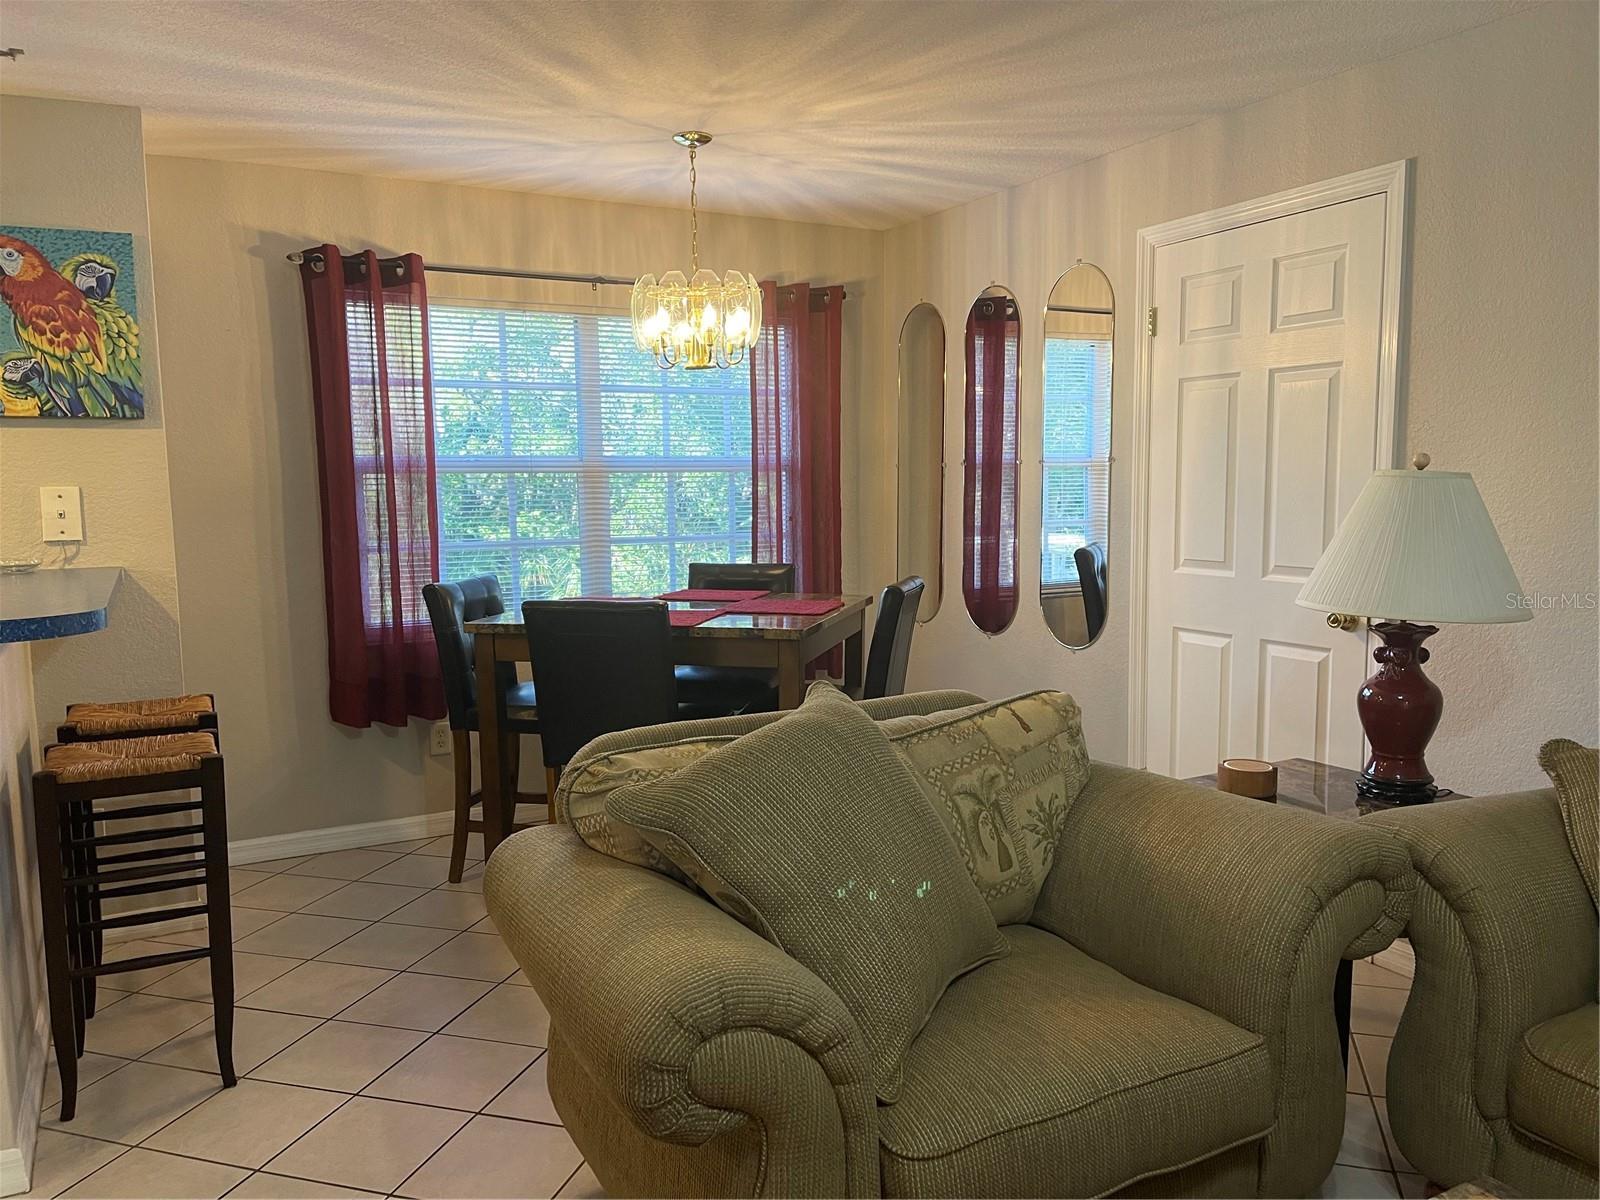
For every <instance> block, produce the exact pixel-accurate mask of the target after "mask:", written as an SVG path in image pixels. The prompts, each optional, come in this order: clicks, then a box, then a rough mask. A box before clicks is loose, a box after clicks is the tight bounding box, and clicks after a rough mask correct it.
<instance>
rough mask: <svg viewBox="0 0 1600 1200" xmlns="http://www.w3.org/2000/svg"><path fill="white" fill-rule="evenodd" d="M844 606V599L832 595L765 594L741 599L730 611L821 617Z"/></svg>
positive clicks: (778, 615)
mask: <svg viewBox="0 0 1600 1200" xmlns="http://www.w3.org/2000/svg"><path fill="white" fill-rule="evenodd" d="M843 607H844V601H843V600H836V599H833V598H831V597H830V598H825V599H817V600H802V599H799V598H797V597H794V596H763V597H762V598H761V599H759V600H744V601H741V602H740V603H738V604H735V605H734V606H733V607H732V608H730V609H729V610H728V611H729V612H732V613H741V614H743V615H746V616H750V615H759V614H763V613H764V614H767V615H770V616H775V617H820V616H822V615H823V614H824V613H831V612H832V611H833V610H834V609H836V608H843Z"/></svg>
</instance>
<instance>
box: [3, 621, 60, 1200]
mask: <svg viewBox="0 0 1600 1200" xmlns="http://www.w3.org/2000/svg"><path fill="white" fill-rule="evenodd" d="M38 759H39V744H38V738H37V736H36V735H35V733H34V722H33V680H32V668H31V667H30V665H29V662H28V647H27V646H19V645H10V646H7V645H0V813H3V814H4V816H3V820H0V930H3V931H4V934H3V939H4V950H3V953H0V1195H10V1194H11V1192H12V1191H13V1189H15V1190H23V1189H22V1187H21V1183H22V1181H21V1179H20V1178H14V1177H13V1174H12V1173H13V1172H16V1173H17V1175H20V1174H21V1173H22V1171H24V1170H26V1169H28V1167H30V1166H31V1162H32V1159H31V1155H32V1151H33V1142H34V1135H35V1133H36V1132H37V1130H38V1119H39V1097H40V1088H41V1084H42V1081H43V1079H44V1063H45V1047H46V1046H47V1044H48V1042H49V1037H48V1034H47V1033H46V1032H45V1028H46V1017H45V1012H46V1005H45V986H44V940H43V933H42V929H41V926H40V923H39V885H38V882H37V879H38V875H37V861H38V860H37V857H36V856H35V854H34V852H33V813H32V811H31V805H32V803H33V786H32V783H33V781H32V779H31V778H30V776H31V775H32V772H33V767H34V764H35V763H37V762H38Z"/></svg>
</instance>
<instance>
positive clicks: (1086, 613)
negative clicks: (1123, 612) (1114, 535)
mask: <svg viewBox="0 0 1600 1200" xmlns="http://www.w3.org/2000/svg"><path fill="white" fill-rule="evenodd" d="M1072 561H1073V562H1074V563H1075V564H1076V565H1077V568H1078V586H1079V587H1080V588H1081V589H1082V591H1083V626H1084V629H1085V630H1086V631H1087V632H1086V635H1085V636H1086V641H1085V642H1084V644H1085V645H1088V643H1089V642H1092V641H1094V639H1095V638H1097V637H1099V636H1100V627H1101V626H1102V625H1104V624H1105V623H1106V548H1105V547H1104V546H1102V545H1101V544H1100V543H1099V542H1090V543H1089V544H1088V545H1087V546H1079V547H1078V548H1077V549H1076V550H1074V551H1073V552H1072Z"/></svg>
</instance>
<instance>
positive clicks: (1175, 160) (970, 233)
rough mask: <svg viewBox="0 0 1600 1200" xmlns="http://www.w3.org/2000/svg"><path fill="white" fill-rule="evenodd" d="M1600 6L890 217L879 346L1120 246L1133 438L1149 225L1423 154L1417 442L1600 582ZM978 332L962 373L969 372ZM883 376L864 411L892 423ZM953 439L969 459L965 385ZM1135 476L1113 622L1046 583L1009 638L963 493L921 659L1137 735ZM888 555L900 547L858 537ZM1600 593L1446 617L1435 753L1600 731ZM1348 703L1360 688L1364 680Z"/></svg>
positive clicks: (880, 515)
mask: <svg viewBox="0 0 1600 1200" xmlns="http://www.w3.org/2000/svg"><path fill="white" fill-rule="evenodd" d="M1595 42H1596V10H1595V7H1594V6H1593V5H1586V4H1551V5H1542V6H1539V7H1536V8H1531V9H1528V10H1526V11H1523V12H1520V13H1517V14H1515V15H1513V16H1510V17H1506V18H1504V19H1502V20H1500V21H1497V22H1494V23H1492V24H1489V25H1485V26H1481V27H1479V28H1477V29H1473V30H1470V31H1468V32H1466V33H1462V34H1459V35H1457V36H1455V37H1451V38H1448V39H1445V40H1443V41H1439V42H1436V43H1433V44H1432V45H1429V46H1426V47H1424V48H1422V49H1419V50H1416V51H1413V52H1411V53H1407V54H1404V55H1400V56H1398V57H1396V58H1393V59H1390V60H1389V61H1386V62H1382V63H1377V64H1374V65H1371V66H1367V67H1362V68H1359V69H1356V70H1353V71H1349V72H1347V73H1345V74H1342V75H1339V76H1336V77H1334V78H1331V79H1327V80H1324V81H1322V82H1320V83H1316V84H1313V85H1311V86H1309V87H1306V88H1302V89H1300V90H1298V91H1294V92H1290V93H1286V94H1284V95H1281V96H1277V97H1274V98H1272V99H1269V100H1266V101H1263V102H1261V103H1259V104H1255V105H1252V106H1250V107H1248V108H1245V109H1242V110H1240V111H1238V112H1236V113H1232V114H1229V115H1227V116H1224V117H1221V118H1217V119H1214V120H1210V121H1206V122H1204V123H1202V124H1199V125H1195V126H1192V127H1190V128H1188V129H1184V130H1180V131H1178V132H1176V133H1173V134H1170V135H1168V136H1166V137H1162V138H1157V139H1154V140H1152V141H1149V142H1145V143H1143V144H1141V145H1138V146H1133V147H1130V148H1129V149H1127V150H1123V151H1119V152H1118V153H1116V154H1112V155H1109V156H1108V157H1106V158H1102V159H1098V160H1095V161H1093V162H1090V163H1085V164H1083V165H1081V166H1079V167H1076V168H1073V169H1071V170H1068V171H1064V172H1061V173H1058V174H1055V175H1051V176H1049V177H1047V178H1045V179H1041V180H1038V181H1036V182H1034V183H1030V184H1027V185H1025V186H1022V187H1016V188H1011V189H1009V190H1007V191H1004V192H1001V193H999V194H997V195H994V196H991V197H988V198H986V199H983V200H980V201H977V202H974V203H972V204H968V205H965V206H962V207H960V208H956V209H952V210H950V211H948V212H944V213H941V214H938V215H937V216H934V217H930V218H927V219H925V220H922V221H918V222H916V223H914V224H911V225H907V226H904V227H902V228H900V229H896V230H893V231H891V232H890V233H889V235H888V239H887V247H886V251H885V272H884V273H885V278H886V281H887V283H888V292H887V295H886V303H885V308H884V324H883V336H882V338H881V339H880V341H881V345H880V348H879V352H880V354H881V355H882V357H883V360H884V362H885V364H886V367H885V370H886V372H888V373H887V374H886V375H885V378H886V379H887V380H889V381H891V382H892V380H893V378H894V376H893V374H892V370H893V365H894V357H893V355H894V344H895V334H896V332H897V331H898V329H899V325H900V321H901V320H902V319H903V318H904V316H905V313H906V312H907V310H908V309H909V308H910V307H911V306H912V305H913V304H915V303H916V302H917V301H918V300H919V299H927V300H931V301H933V302H934V303H936V304H938V306H939V307H940V309H941V311H942V312H943V314H944V317H945V322H946V324H947V325H948V326H949V327H950V328H951V329H954V330H959V329H960V328H961V323H962V320H963V319H964V315H965V313H966V310H967V307H968V305H969V304H970V303H971V301H972V298H973V297H974V296H976V295H977V294H978V292H979V291H980V290H981V289H982V288H983V287H984V286H985V285H987V284H989V283H991V282H999V283H1002V284H1004V285H1006V286H1008V287H1010V288H1011V289H1012V290H1013V291H1015V292H1016V294H1017V296H1018V299H1019V300H1020V302H1021V304H1022V309H1023V311H1024V313H1029V312H1032V313H1037V312H1039V311H1040V310H1041V308H1042V306H1043V304H1044V300H1045V296H1046V293H1047V291H1048V289H1049V287H1050V285H1051V283H1053V282H1054V281H1055V279H1056V278H1057V277H1058V276H1059V275H1060V274H1061V272H1062V271H1064V270H1066V268H1067V267H1068V266H1070V265H1071V264H1072V262H1073V260H1075V259H1077V258H1080V257H1081V258H1083V259H1084V260H1085V261H1088V262H1093V263H1096V264H1098V265H1099V266H1100V267H1102V268H1103V269H1104V270H1105V271H1106V273H1107V274H1108V275H1109V276H1110V278H1111V282H1112V286H1113V288H1114V289H1115V291H1116V296H1117V301H1118V305H1119V309H1120V316H1121V319H1120V321H1119V323H1118V329H1117V338H1116V341H1117V356H1116V377H1115V387H1116V391H1115V402H1114V403H1115V411H1116V417H1117V419H1116V422H1115V427H1114V430H1113V450H1114V453H1115V454H1116V456H1117V458H1118V461H1119V462H1121V463H1126V462H1127V461H1128V455H1129V451H1130V447H1131V438H1132V433H1133V422H1132V419H1131V412H1132V404H1133V373H1134V363H1135V357H1136V356H1135V354H1134V349H1135V347H1136V345H1137V342H1136V340H1135V339H1136V337H1137V336H1138V322H1137V320H1136V317H1135V315H1134V314H1132V313H1131V312H1130V311H1129V309H1130V306H1131V305H1132V303H1133V299H1134V296H1133V289H1134V268H1135V263H1134V255H1135V235H1136V233H1137V231H1138V230H1139V229H1140V228H1142V227H1144V226H1147V225H1154V224H1157V223H1160V222H1163V221H1167V220H1171V219H1174V218H1177V217H1181V216H1185V215H1188V214H1191V213H1197V212H1204V211H1206V210H1209V209H1212V208H1217V207H1221V206H1224V205H1228V204H1233V203H1236V202H1239V201H1243V200H1247V199H1250V198H1252V197H1256V196H1263V195H1267V194H1270V193H1272V192H1276V191H1280V190H1283V189H1285V188H1289V187H1293V186H1296V185H1299V184H1304V183H1310V182H1313V181H1316V180H1321V179H1327V178H1331V177H1334V176H1337V175H1341V174H1345V173H1347V172H1351V171H1355V170H1359V169H1362V168H1365V167H1371V166H1375V165H1378V164H1380V163H1386V162H1392V161H1394V160H1396V159H1403V158H1414V159H1415V160H1416V174H1415V206H1414V220H1413V227H1412V242H1411V245H1412V275H1411V280H1412V282H1411V319H1410V331H1409V345H1408V352H1407V354H1406V357H1405V367H1404V393H1403V394H1404V395H1406V396H1408V398H1409V407H1408V415H1407V418H1406V427H1405V436H1404V439H1403V445H1404V446H1406V447H1408V448H1413V449H1426V450H1428V451H1429V453H1431V454H1432V455H1433V460H1434V462H1435V463H1436V464H1438V465H1439V466H1441V467H1447V468H1450V469H1453V470H1466V471H1471V472H1472V473H1473V475H1474V476H1475V477H1476V479H1477V481H1478V484H1479V487H1480V488H1481V490H1482V492H1483V495H1484V499H1485V501H1486V502H1487V503H1488V506H1489V510H1490V512H1491V513H1492V514H1493V515H1494V517H1495V520H1496V522H1497V524H1498V526H1499V529H1500V533H1501V537H1502V539H1503V540H1504V542H1505V544H1506V547H1507V549H1508V551H1509V552H1510V555H1511V560H1512V562H1513V564H1514V565H1515V567H1516V569H1517V573H1518V576H1519V578H1520V579H1521V582H1522V584H1523V587H1524V588H1525V589H1527V590H1529V591H1531V592H1538V593H1546V594H1551V595H1560V594H1568V595H1570V594H1575V593H1576V594H1586V595H1587V596H1588V597H1589V598H1590V600H1589V603H1590V604H1591V605H1592V597H1593V595H1594V590H1595V587H1596V571H1597V568H1596V408H1597V405H1596V309H1595V274H1594V272H1595V262H1596V204H1595V172H1596V108H1595V94H1596V67H1595ZM1023 337H1024V344H1025V347H1026V353H1027V354H1028V356H1029V359H1030V361H1028V362H1026V363H1025V370H1024V372H1023V376H1022V384H1023V390H1022V405H1023V422H1022V455H1021V457H1022V463H1023V469H1022V497H1021V503H1022V512H1023V513H1024V520H1023V523H1022V544H1021V547H1020V561H1021V563H1022V585H1023V589H1022V590H1023V595H1024V597H1025V598H1026V597H1028V596H1031V595H1033V594H1034V593H1035V591H1036V589H1037V585H1038V561H1039V557H1038V522H1037V520H1036V519H1035V520H1028V519H1026V515H1027V514H1031V513H1036V512H1037V511H1038V504H1039V471H1038V465H1037V464H1038V459H1039V428H1038V413H1039V391H1040V370H1039V364H1038V362H1037V360H1036V359H1034V358H1033V356H1035V355H1036V354H1037V353H1038V341H1037V329H1036V328H1035V329H1033V330H1032V331H1030V330H1029V329H1028V328H1027V327H1026V325H1025V327H1024V331H1023ZM961 354H962V349H961V344H960V339H959V337H956V338H952V339H951V341H950V349H949V359H948V361H949V373H950V380H951V385H950V392H951V395H952V397H953V398H954V397H957V396H959V394H960V391H961V382H960V381H961V371H962V359H961ZM893 413H894V406H893V403H892V396H891V395H890V394H888V393H886V394H885V397H884V401H883V403H881V404H880V405H878V406H877V412H876V417H877V419H876V421H874V420H873V414H871V413H865V414H862V423H863V427H864V430H865V431H866V432H867V433H868V434H869V435H870V436H871V437H872V438H873V439H874V441H873V443H872V445H871V446H864V447H862V448H861V451H860V452H861V454H862V456H863V458H867V457H871V456H872V454H873V453H874V450H873V446H877V447H885V448H887V447H892V446H893V445H894V429H893V423H892V422H893V419H894V418H893ZM945 447H946V458H947V459H948V460H949V461H950V463H951V464H952V467H951V471H952V478H958V477H959V475H958V467H956V465H955V464H958V463H959V462H960V459H961V412H960V404H959V402H955V403H952V404H951V406H950V408H949V416H948V422H947V426H946V442H945ZM863 489H864V491H863V505H862V512H863V516H864V517H865V519H866V521H867V522H868V523H869V524H872V523H884V522H888V521H891V520H892V519H893V515H894V489H893V486H892V484H890V483H889V482H888V481H883V483H882V484H881V486H874V485H873V481H864V483H863ZM1129 496H1130V492H1129V480H1128V473H1127V471H1126V470H1125V469H1124V470H1116V469H1115V468H1114V469H1113V474H1112V529H1113V537H1112V547H1111V582H1110V590H1111V598H1112V612H1111V616H1110V621H1109V624H1108V627H1107V629H1106V631H1105V634H1104V635H1103V636H1102V637H1101V638H1100V640H1099V641H1097V642H1096V643H1095V644H1094V645H1093V646H1092V647H1090V648H1089V649H1087V650H1084V651H1081V652H1077V653H1074V652H1072V651H1069V650H1066V649H1064V648H1062V647H1061V646H1059V645H1058V644H1057V643H1056V641H1055V639H1053V638H1052V637H1051V636H1050V634H1049V631H1048V630H1047V629H1046V628H1045V625H1044V622H1043V618H1042V616H1041V613H1040V609H1039V607H1038V605H1037V604H1034V603H1029V602H1027V601H1026V599H1025V602H1024V604H1023V606H1022V609H1021V611H1020V613H1019V615H1018V617H1017V620H1016V623H1015V624H1014V625H1013V626H1012V627H1011V629H1010V630H1008V631H1007V632H1006V633H1005V634H1003V635H1002V636H1000V637H998V638H994V639H988V638H985V637H984V636H983V635H982V634H980V633H979V632H978V631H977V630H976V629H975V628H974V627H973V625H972V623H971V621H970V620H969V619H968V617H967V615H966V613H965V611H964V610H963V608H962V605H961V603H960V589H959V586H958V584H959V576H958V572H959V567H960V562H961V555H960V552H959V545H958V541H957V539H958V537H959V530H960V528H961V520H960V514H961V497H960V494H959V489H958V488H952V489H950V491H949V493H948V494H947V497H946V503H945V539H946V553H945V571H946V579H945V584H946V594H947V595H948V596H950V597H951V600H952V602H951V603H947V604H946V605H945V606H944V609H943V611H941V612H940V614H939V615H938V617H937V618H935V620H934V621H933V623H932V624H931V625H929V626H927V627H925V628H923V629H921V630H919V631H918V634H917V638H918V641H917V647H916V653H915V654H913V656H912V669H911V678H910V682H911V684H912V685H913V686H917V687H933V686H941V687H942V686H960V687H966V688H972V689H974V690H976V691H979V692H985V693H992V694H999V693H1007V692H1015V691H1018V690H1021V689H1022V688H1024V687H1030V686H1054V687H1060V688H1065V689H1067V690H1068V691H1071V692H1073V693H1074V694H1075V695H1076V696H1077V698H1078V700H1079V701H1080V702H1081V704H1082V706H1083V710H1084V724H1085V729H1086V732H1087V736H1088V741H1089V747H1090V750H1091V752H1092V753H1093V754H1094V755H1096V756H1097V757H1100V758H1105V759H1111V760H1120V759H1122V758H1123V757H1124V756H1125V755H1126V753H1127V731H1128V716H1127V705H1128V690H1127V670H1128V611H1127V594H1128V593H1127V581H1128V563H1129V555H1130V553H1131V552H1134V551H1136V550H1137V548H1136V547H1132V546H1130V544H1129V540H1128V528H1129V503H1130V501H1129ZM863 563H864V565H865V567H866V569H867V571H868V573H869V574H870V573H872V572H873V571H874V569H875V570H876V573H877V574H879V575H882V574H884V573H886V572H887V571H889V570H890V569H892V565H893V564H892V562H891V561H890V560H889V559H887V558H886V559H883V560H874V559H872V558H871V557H870V556H867V557H864V558H863ZM1596 627H1597V621H1596V615H1595V611H1594V609H1593V607H1592V606H1591V607H1589V608H1588V609H1587V610H1582V609H1579V610H1572V609H1568V610H1566V611H1562V610H1551V611H1544V612H1541V613H1540V614H1539V615H1538V616H1537V617H1536V619H1535V620H1533V621H1532V622H1528V623H1525V624H1521V625H1502V626H1490V627H1470V628H1469V627H1460V628H1451V629H1446V630H1445V631H1444V632H1443V633H1441V634H1440V635H1439V636H1438V637H1437V638H1435V639H1434V641H1433V643H1432V644H1433V647H1434V655H1435V658H1434V662H1433V664H1432V665H1431V666H1430V668H1429V670H1430V672H1431V673H1432V674H1433V676H1434V677H1435V678H1436V679H1437V680H1438V681H1439V683H1440V685H1441V686H1442V687H1443V689H1444V692H1445V697H1446V711H1445V717H1444V723H1443V725H1442V727H1441V728H1440V730H1439V733H1438V735H1437V736H1436V737H1435V738H1434V740H1433V748H1432V752H1431V753H1430V755H1429V760H1430V763H1431V764H1432V766H1433V768H1434V772H1435V774H1436V775H1438V776H1439V777H1440V779H1441V781H1442V782H1444V783H1447V784H1451V785H1453V786H1455V787H1456V788H1458V789H1459V790H1462V791H1467V792H1476V793H1483V792H1488V791H1491V790H1494V789H1500V788H1510V787H1516V786H1524V785H1536V784H1539V783H1541V782H1542V781H1543V777H1542V775H1541V774H1540V772H1539V769H1538V767H1537V765H1536V764H1535V762H1534V753H1535V751H1536V750H1537V748H1538V746H1539V744H1540V742H1541V741H1543V740H1544V739H1545V738H1549V737H1554V736H1557V735H1568V736H1571V737H1574V738H1577V739H1579V740H1580V741H1584V742H1586V743H1588V744H1593V743H1594V742H1595V741H1596ZM1352 702H1353V698H1352Z"/></svg>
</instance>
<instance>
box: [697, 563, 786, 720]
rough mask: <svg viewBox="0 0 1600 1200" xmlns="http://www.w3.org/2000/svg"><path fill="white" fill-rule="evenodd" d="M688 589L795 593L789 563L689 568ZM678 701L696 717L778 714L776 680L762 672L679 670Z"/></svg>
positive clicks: (753, 669) (755, 669)
mask: <svg viewBox="0 0 1600 1200" xmlns="http://www.w3.org/2000/svg"><path fill="white" fill-rule="evenodd" d="M689 586H690V587H692V588H726V589H728V590H730V591H731V590H738V591H757V590H760V591H765V592H769V593H770V592H792V591H794V564H793V563H705V562H692V563H690V564H689ZM677 677H678V699H679V700H680V701H682V702H683V703H684V704H686V705H689V706H691V707H692V709H693V713H694V715H695V716H697V717H721V716H728V715H730V714H733V713H752V712H776V711H777V708H778V676H777V674H776V672H773V671H769V670H767V669H766V668H765V667H705V666H690V665H685V666H680V667H678V668H677Z"/></svg>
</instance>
